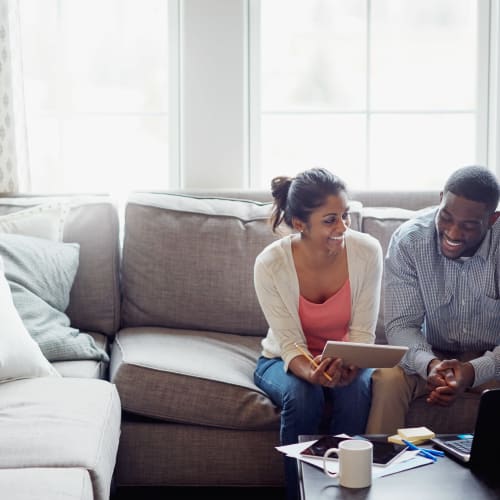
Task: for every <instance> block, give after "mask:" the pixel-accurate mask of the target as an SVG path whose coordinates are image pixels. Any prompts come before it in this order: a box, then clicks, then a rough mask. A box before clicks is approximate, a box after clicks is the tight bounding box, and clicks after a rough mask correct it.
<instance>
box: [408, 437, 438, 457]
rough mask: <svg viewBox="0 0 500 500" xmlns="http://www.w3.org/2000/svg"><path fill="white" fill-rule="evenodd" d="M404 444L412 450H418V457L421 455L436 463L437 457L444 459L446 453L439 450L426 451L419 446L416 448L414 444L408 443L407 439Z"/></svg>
mask: <svg viewBox="0 0 500 500" xmlns="http://www.w3.org/2000/svg"><path fill="white" fill-rule="evenodd" d="M402 441H403V443H404V444H405V445H406V446H408V448H410V450H415V451H416V450H418V455H421V456H422V457H425V458H430V459H431V460H432V461H434V462H435V461H436V460H437V457H442V456H444V452H442V451H438V450H426V449H424V448H420V447H418V446H415V445H414V444H413V443H412V442H410V441H407V440H406V439H403V440H402Z"/></svg>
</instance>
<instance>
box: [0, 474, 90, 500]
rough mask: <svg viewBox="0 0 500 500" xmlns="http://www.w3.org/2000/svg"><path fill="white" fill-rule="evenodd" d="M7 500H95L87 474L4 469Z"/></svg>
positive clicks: (0, 479)
mask: <svg viewBox="0 0 500 500" xmlns="http://www.w3.org/2000/svg"><path fill="white" fill-rule="evenodd" d="M0 492H1V493H0V495H1V498H2V499H5V500H94V494H93V492H92V482H91V480H90V475H89V473H88V471H87V470H85V469H81V468H76V467H61V468H48V467H44V468H42V467H39V468H36V469H35V468H19V469H0Z"/></svg>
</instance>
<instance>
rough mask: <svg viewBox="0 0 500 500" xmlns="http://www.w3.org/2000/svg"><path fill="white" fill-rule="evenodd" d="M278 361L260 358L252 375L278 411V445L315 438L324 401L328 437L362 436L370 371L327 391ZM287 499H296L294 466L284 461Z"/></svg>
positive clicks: (368, 396)
mask: <svg viewBox="0 0 500 500" xmlns="http://www.w3.org/2000/svg"><path fill="white" fill-rule="evenodd" d="M283 365H284V363H283V360H282V359H281V358H272V359H268V358H265V357H263V356H260V357H259V359H258V361H257V366H256V368H255V372H254V381H255V384H256V385H257V386H258V387H260V388H261V389H262V390H263V391H264V392H266V394H267V395H268V396H269V397H270V398H271V400H272V402H273V403H274V404H275V405H276V406H278V407H279V408H281V427H280V444H282V445H285V444H293V443H297V442H298V437H299V435H300V434H318V433H319V431H320V429H319V425H320V423H321V419H322V417H323V414H324V408H325V401H326V399H330V400H331V401H332V406H333V408H332V419H331V421H330V422H329V429H328V431H329V433H330V434H340V433H346V434H350V435H355V434H363V433H364V432H365V427H366V422H367V420H368V413H369V411H370V404H371V375H372V372H373V370H372V369H371V368H368V369H364V370H360V371H359V374H358V376H357V377H356V378H355V379H354V380H353V382H352V383H351V384H349V385H348V386H345V387H332V388H326V387H322V386H320V385H315V384H310V383H309V382H306V381H305V380H303V379H301V378H299V377H296V376H295V375H294V374H293V373H291V372H285V370H284V367H283ZM285 476H286V484H287V494H288V498H290V499H292V498H297V495H298V479H297V464H296V460H295V459H293V458H289V457H285Z"/></svg>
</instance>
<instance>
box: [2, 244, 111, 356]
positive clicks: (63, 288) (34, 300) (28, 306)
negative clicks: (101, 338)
mask: <svg viewBox="0 0 500 500" xmlns="http://www.w3.org/2000/svg"><path fill="white" fill-rule="evenodd" d="M0 255H1V256H2V257H3V260H4V267H5V276H6V278H7V281H8V284H9V286H10V290H11V292H12V297H13V301H14V304H15V306H16V309H17V310H18V312H19V315H20V316H21V318H22V320H23V322H24V325H25V326H26V328H27V330H28V332H29V333H30V335H31V336H32V338H33V339H34V340H35V341H36V342H37V343H38V345H39V346H40V349H41V351H42V353H43V354H44V355H45V357H46V358H47V359H48V360H49V361H70V360H82V359H93V360H104V361H108V355H107V354H106V352H105V351H103V350H102V349H100V348H99V347H97V345H96V344H95V342H94V340H93V339H92V337H91V336H90V335H87V334H83V333H80V332H79V330H77V329H75V328H72V327H71V326H70V321H69V318H68V316H67V315H66V314H64V311H65V310H66V308H67V307H68V304H69V294H70V291H71V287H72V285H73V280H74V278H75V274H76V271H77V269H78V259H79V245H78V244H76V243H60V242H55V241H50V240H47V239H42V238H35V237H31V236H24V235H19V234H0Z"/></svg>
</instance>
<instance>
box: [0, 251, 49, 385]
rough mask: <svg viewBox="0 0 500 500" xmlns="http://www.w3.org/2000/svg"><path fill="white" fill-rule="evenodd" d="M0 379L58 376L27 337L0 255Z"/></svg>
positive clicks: (28, 335)
mask: <svg viewBox="0 0 500 500" xmlns="http://www.w3.org/2000/svg"><path fill="white" fill-rule="evenodd" d="M0 325H1V329H0V382H6V381H8V380H15V379H20V378H31V377H46V376H54V377H57V376H59V373H58V372H57V371H56V370H55V369H54V368H53V367H52V365H51V364H50V363H49V362H48V361H47V359H46V358H45V357H44V355H43V354H42V351H40V348H39V347H38V344H37V343H36V342H35V341H34V340H33V339H32V338H31V337H30V334H29V333H28V331H27V330H26V328H25V326H24V324H23V322H22V320H21V317H20V316H19V313H18V312H17V310H16V308H15V307H14V302H13V300H12V294H11V292H10V289H9V284H8V283H7V280H6V278H5V274H4V270H3V262H2V258H1V257H0Z"/></svg>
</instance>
